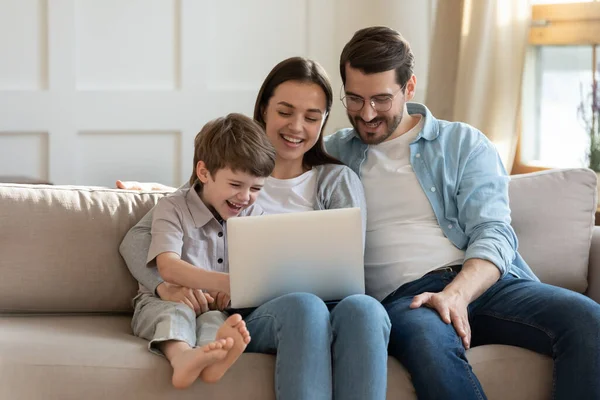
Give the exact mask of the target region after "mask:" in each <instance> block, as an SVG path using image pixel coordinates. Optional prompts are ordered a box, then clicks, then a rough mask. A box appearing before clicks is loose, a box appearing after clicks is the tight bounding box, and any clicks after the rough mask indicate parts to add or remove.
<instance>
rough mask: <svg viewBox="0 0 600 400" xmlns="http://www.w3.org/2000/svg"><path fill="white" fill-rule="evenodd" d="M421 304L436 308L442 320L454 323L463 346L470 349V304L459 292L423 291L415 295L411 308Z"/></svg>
mask: <svg viewBox="0 0 600 400" xmlns="http://www.w3.org/2000/svg"><path fill="white" fill-rule="evenodd" d="M421 306H425V307H430V308H433V309H435V310H436V311H437V312H438V314H440V317H441V318H442V321H444V322H445V323H447V324H450V323H452V325H453V326H454V329H455V330H456V333H458V336H460V338H461V339H462V342H463V346H464V347H465V349H467V350H468V349H469V347H470V345H471V326H470V325H469V315H468V312H467V307H468V306H469V303H468V301H466V300H465V299H464V298H462V296H460V295H459V294H458V293H447V292H445V291H442V292H440V293H429V292H426V293H421V294H420V295H418V296H415V297H414V299H413V301H412V303H410V308H419V307H421Z"/></svg>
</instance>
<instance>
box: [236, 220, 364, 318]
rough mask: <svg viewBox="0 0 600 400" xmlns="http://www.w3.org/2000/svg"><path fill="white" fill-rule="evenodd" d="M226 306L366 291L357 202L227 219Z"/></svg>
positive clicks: (329, 297) (328, 297) (328, 298)
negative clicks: (350, 205)
mask: <svg viewBox="0 0 600 400" xmlns="http://www.w3.org/2000/svg"><path fill="white" fill-rule="evenodd" d="M227 248H228V255H229V278H230V285H231V307H232V308H249V307H258V306H260V305H261V304H264V303H266V302H267V301H269V300H272V299H274V298H276V297H279V296H281V295H284V294H288V293H294V292H308V293H313V294H315V295H317V296H319V297H320V298H321V299H323V300H324V301H336V300H341V299H343V298H344V297H346V296H350V295H353V294H364V293H365V275H364V257H363V230H362V218H361V213H360V209H359V208H343V209H335V210H319V211H306V212H297V213H288V214H274V215H262V216H254V217H241V218H231V219H229V220H228V221H227Z"/></svg>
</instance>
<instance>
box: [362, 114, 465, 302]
mask: <svg viewBox="0 0 600 400" xmlns="http://www.w3.org/2000/svg"><path fill="white" fill-rule="evenodd" d="M424 120H425V117H421V120H420V121H419V123H418V124H417V125H416V126H415V127H414V128H413V129H411V130H410V131H408V132H406V133H405V134H403V135H401V136H399V137H397V138H395V139H392V140H390V141H387V142H383V143H381V144H378V145H371V146H369V149H368V153H367V159H366V160H365V162H364V164H363V165H362V167H361V180H362V183H363V185H364V188H365V195H366V199H367V233H366V248H365V269H366V271H365V276H366V286H367V292H368V293H371V294H372V295H373V296H374V297H376V298H377V299H379V300H383V299H384V298H385V297H386V296H387V295H389V294H390V293H392V292H393V291H394V290H396V289H397V288H398V287H400V286H402V285H403V284H405V283H407V282H411V281H413V280H416V279H419V278H420V277H422V276H423V275H425V274H426V273H428V272H430V271H433V270H435V269H437V268H440V267H443V266H448V265H456V264H462V263H463V260H464V251H462V250H459V249H458V248H456V247H455V246H454V245H453V244H452V242H450V240H449V239H448V238H447V237H446V236H445V235H444V233H443V231H442V229H441V228H440V226H439V224H438V221H437V219H436V217H435V214H434V212H433V209H432V208H431V204H430V203H429V200H428V199H427V197H426V196H425V193H424V192H423V189H422V188H421V185H420V184H419V181H418V180H417V176H416V175H415V173H414V171H413V169H412V166H411V164H410V148H409V144H410V143H411V142H413V141H414V140H415V138H416V137H417V135H418V134H419V132H420V131H421V129H422V128H423V125H424V122H425V121H424ZM419 156H420V155H419V154H417V155H416V157H419Z"/></svg>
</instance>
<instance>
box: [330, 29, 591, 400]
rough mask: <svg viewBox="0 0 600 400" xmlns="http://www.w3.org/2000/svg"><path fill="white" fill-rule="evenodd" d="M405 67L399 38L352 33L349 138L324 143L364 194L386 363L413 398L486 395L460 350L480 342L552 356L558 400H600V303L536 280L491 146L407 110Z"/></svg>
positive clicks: (410, 91) (346, 59) (343, 68)
mask: <svg viewBox="0 0 600 400" xmlns="http://www.w3.org/2000/svg"><path fill="white" fill-rule="evenodd" d="M413 65H414V58H413V54H412V51H411V49H410V45H409V44H408V43H407V42H406V41H405V40H404V39H403V37H402V36H401V35H400V34H399V33H398V32H396V31H394V30H392V29H389V28H385V27H371V28H366V29H362V30H360V31H358V32H356V34H355V35H354V37H353V38H352V39H351V40H350V42H348V44H346V46H345V47H344V50H343V51H342V55H341V58H340V73H341V75H342V81H343V84H344V90H345V95H344V97H343V99H342V102H343V104H344V106H345V107H346V109H347V112H348V118H349V119H350V123H351V124H352V126H353V129H344V130H341V131H338V132H336V133H335V134H333V135H331V136H329V137H327V138H326V147H327V150H328V152H329V153H330V154H331V155H333V156H335V157H338V158H339V159H340V160H341V161H343V162H344V163H345V164H347V165H348V166H350V167H351V168H352V169H353V170H354V171H355V172H356V173H357V174H358V175H359V176H360V178H361V180H362V182H363V184H364V187H365V193H366V197H367V207H368V209H367V215H368V221H367V243H366V250H365V268H366V270H365V271H366V272H365V275H366V283H367V292H368V293H369V294H371V295H373V296H374V297H376V298H377V299H379V300H381V301H382V303H383V305H384V306H385V308H386V310H387V311H388V313H389V316H390V319H391V321H392V332H391V337H390V344H389V352H390V354H391V355H393V356H394V357H396V358H397V359H398V360H399V361H400V362H402V364H403V365H404V366H405V367H406V368H407V369H408V371H409V372H410V374H411V375H412V381H413V384H414V386H415V389H416V392H417V395H418V397H419V399H463V400H464V399H483V398H485V394H484V392H483V390H482V387H481V385H480V383H479V381H478V380H477V378H476V376H475V375H474V373H473V371H472V369H471V366H470V365H469V363H468V361H467V359H466V357H465V351H466V349H468V348H470V347H472V346H476V345H480V344H487V343H501V344H508V345H513V346H519V347H524V348H527V349H530V350H533V351H536V352H538V353H541V354H546V355H548V356H551V357H552V358H553V359H554V387H553V395H554V397H555V398H557V399H567V398H568V399H587V398H589V399H599V398H600V379H599V377H600V305H598V304H596V303H595V302H594V301H592V300H591V299H589V298H587V297H585V296H583V295H580V294H578V293H575V292H572V291H569V290H566V289H562V288H558V287H553V286H550V285H546V284H543V283H540V282H539V280H538V279H537V278H536V277H535V275H534V274H533V272H532V271H531V269H530V268H529V267H528V266H527V264H526V263H525V261H524V260H523V259H522V258H521V256H520V255H519V253H518V252H517V238H516V235H515V232H514V231H513V229H512V228H511V226H510V209H509V205H508V182H509V178H508V176H507V174H506V171H505V170H504V167H503V166H502V163H501V161H500V158H499V157H498V154H497V152H496V150H495V148H494V146H493V145H492V143H491V142H490V141H489V140H488V139H487V138H486V137H485V136H484V135H483V134H482V133H481V132H479V131H478V130H476V129H475V128H473V127H471V126H469V125H466V124H463V123H456V122H454V123H453V122H447V121H441V120H437V119H436V118H435V117H434V116H433V115H432V114H431V113H430V112H429V110H428V109H427V108H426V107H425V106H423V105H420V104H416V103H409V104H407V102H409V101H410V100H411V99H412V98H413V97H414V93H415V87H416V84H417V80H416V77H415V75H414V74H413Z"/></svg>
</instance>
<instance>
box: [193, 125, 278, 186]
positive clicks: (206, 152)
mask: <svg viewBox="0 0 600 400" xmlns="http://www.w3.org/2000/svg"><path fill="white" fill-rule="evenodd" d="M198 161H203V162H204V164H206V169H207V170H208V171H209V172H210V174H211V175H213V176H214V174H215V173H216V172H217V171H218V170H220V169H222V168H231V169H232V170H233V171H242V172H246V173H248V174H250V175H254V176H258V177H267V176H269V175H271V173H272V172H273V168H275V148H274V147H273V145H272V144H271V142H270V141H269V139H268V138H267V135H266V133H265V131H264V130H263V128H262V127H261V126H260V125H259V124H257V123H256V122H255V121H254V120H252V119H251V118H248V117H246V116H245V115H243V114H237V113H231V114H229V115H227V116H225V117H221V118H216V119H213V120H212V121H209V122H208V123H207V124H206V125H204V127H203V128H202V130H201V131H200V132H199V133H198V134H197V135H196V139H195V140H194V169H193V172H192V176H191V177H190V185H194V184H195V183H196V182H197V181H198V177H197V175H196V166H197V165H198Z"/></svg>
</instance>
